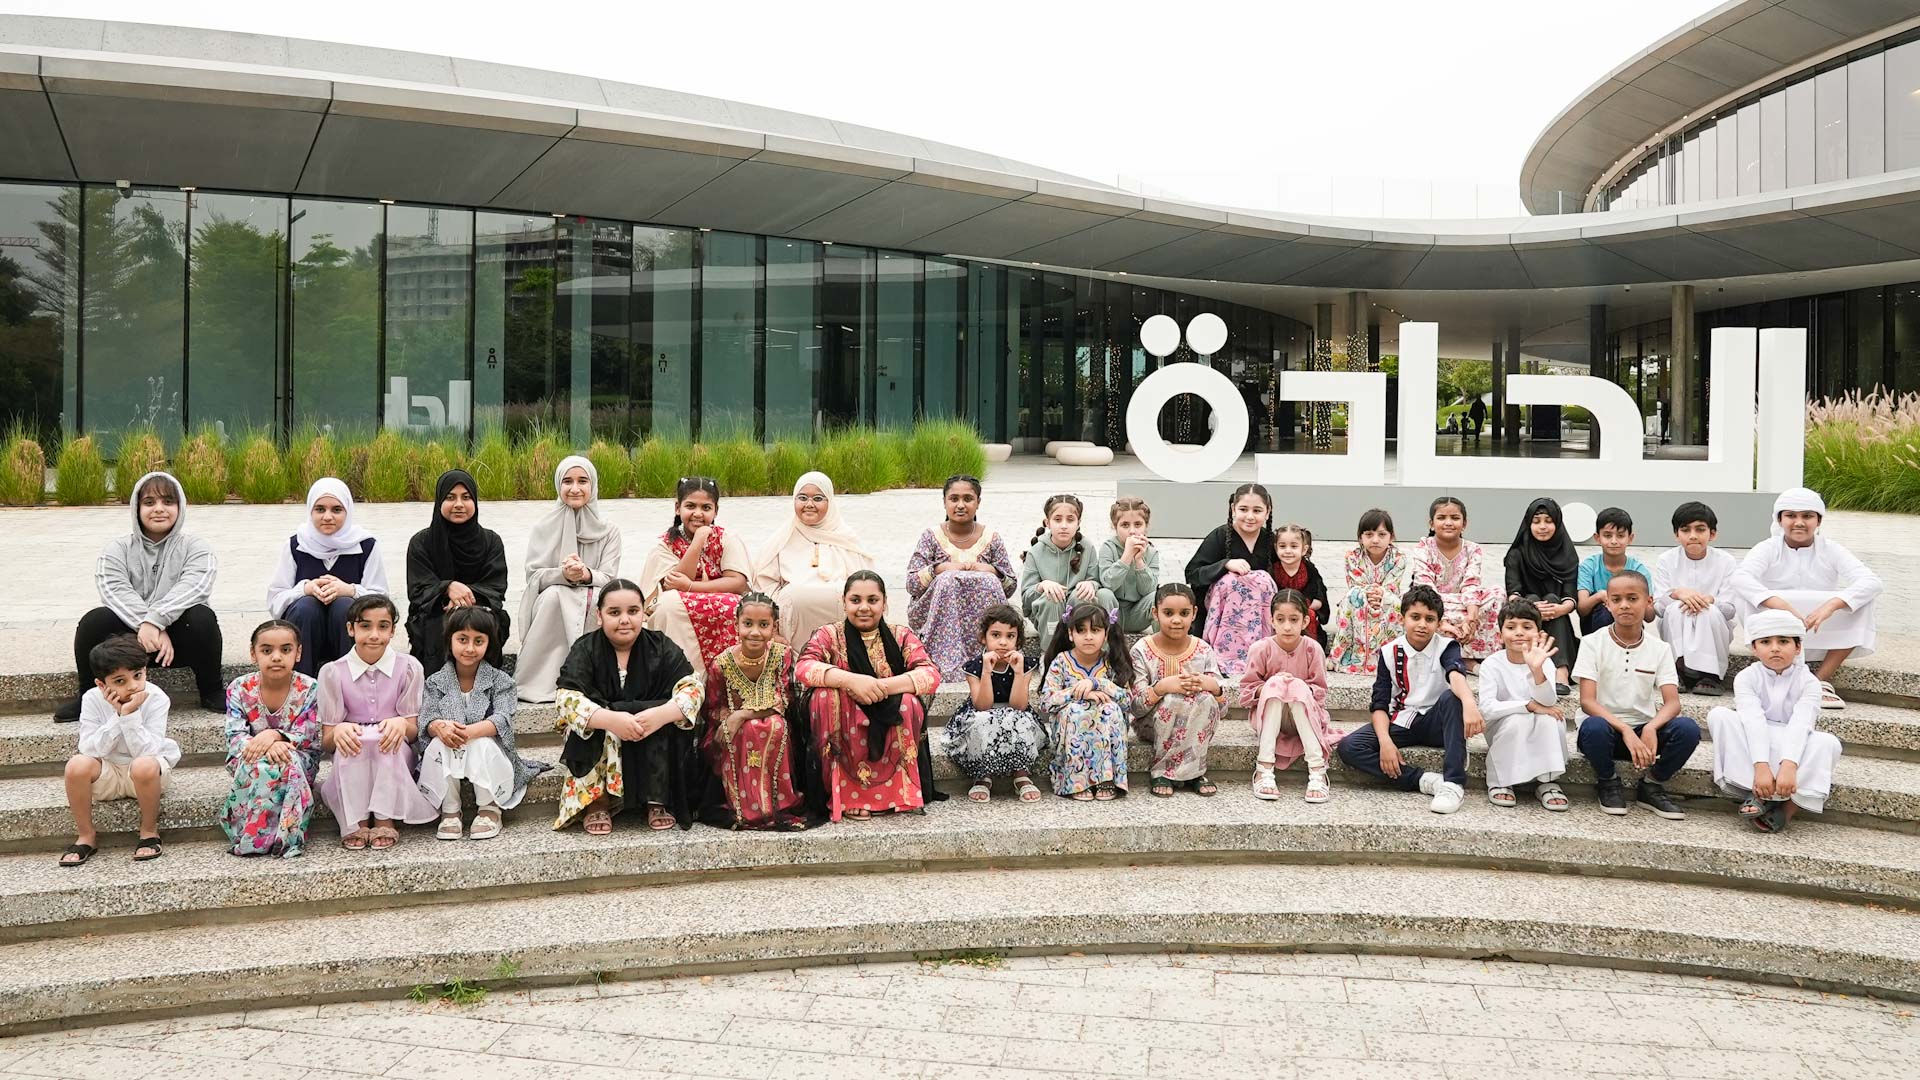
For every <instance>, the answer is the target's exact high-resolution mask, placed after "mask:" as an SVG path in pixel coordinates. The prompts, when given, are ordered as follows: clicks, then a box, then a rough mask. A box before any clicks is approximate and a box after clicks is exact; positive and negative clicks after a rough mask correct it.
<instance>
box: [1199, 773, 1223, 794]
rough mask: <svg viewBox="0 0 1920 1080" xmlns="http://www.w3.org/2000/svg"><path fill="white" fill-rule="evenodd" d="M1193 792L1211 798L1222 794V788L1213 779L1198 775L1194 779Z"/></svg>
mask: <svg viewBox="0 0 1920 1080" xmlns="http://www.w3.org/2000/svg"><path fill="white" fill-rule="evenodd" d="M1193 793H1194V794H1195V795H1199V796H1203V797H1209V798H1210V797H1212V796H1214V795H1218V794H1220V788H1219V786H1218V785H1216V784H1215V783H1214V782H1213V781H1212V780H1210V779H1208V778H1207V777H1205V776H1197V777H1195V778H1194V779H1193Z"/></svg>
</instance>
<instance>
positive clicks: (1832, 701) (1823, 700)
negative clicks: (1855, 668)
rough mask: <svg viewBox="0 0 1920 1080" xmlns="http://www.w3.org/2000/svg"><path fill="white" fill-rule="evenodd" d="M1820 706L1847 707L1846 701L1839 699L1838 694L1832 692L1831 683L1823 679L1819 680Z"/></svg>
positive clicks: (1824, 707) (1827, 707)
mask: <svg viewBox="0 0 1920 1080" xmlns="http://www.w3.org/2000/svg"><path fill="white" fill-rule="evenodd" d="M1820 707H1821V708H1823V709H1844V708H1846V707H1847V703H1846V702H1844V701H1842V700H1840V695H1839V694H1836V693H1834V691H1833V684H1832V683H1830V682H1828V681H1827V680H1825V679H1821V680H1820Z"/></svg>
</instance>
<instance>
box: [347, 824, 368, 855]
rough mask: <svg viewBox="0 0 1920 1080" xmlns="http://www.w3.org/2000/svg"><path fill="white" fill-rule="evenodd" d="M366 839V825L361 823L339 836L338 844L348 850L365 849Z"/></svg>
mask: <svg viewBox="0 0 1920 1080" xmlns="http://www.w3.org/2000/svg"><path fill="white" fill-rule="evenodd" d="M367 839H368V832H367V827H366V826H365V825H362V826H360V827H359V828H357V829H355V830H353V831H352V832H350V833H348V834H347V835H345V836H343V837H341V838H340V846H341V847H343V848H346V849H347V850H348V851H365V850H367Z"/></svg>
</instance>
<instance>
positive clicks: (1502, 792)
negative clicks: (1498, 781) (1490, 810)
mask: <svg viewBox="0 0 1920 1080" xmlns="http://www.w3.org/2000/svg"><path fill="white" fill-rule="evenodd" d="M1487 801H1488V802H1490V803H1492V804H1493V805H1495V806H1503V807H1513V806H1518V805H1520V800H1519V799H1516V798H1514V795H1513V789H1512V788H1510V787H1493V788H1488V789H1487Z"/></svg>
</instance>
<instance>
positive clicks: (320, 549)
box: [293, 476, 372, 559]
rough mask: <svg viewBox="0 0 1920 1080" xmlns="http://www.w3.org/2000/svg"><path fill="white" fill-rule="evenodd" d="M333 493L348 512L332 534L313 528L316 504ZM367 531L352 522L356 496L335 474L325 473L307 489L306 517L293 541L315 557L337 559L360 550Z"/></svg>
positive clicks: (367, 533) (295, 533)
mask: <svg viewBox="0 0 1920 1080" xmlns="http://www.w3.org/2000/svg"><path fill="white" fill-rule="evenodd" d="M322 495H331V496H333V497H334V498H336V499H338V500H340V506H341V508H342V509H344V510H345V511H346V514H345V515H343V517H342V520H341V522H340V527H339V528H338V529H336V530H334V533H333V535H331V536H329V535H327V534H326V533H323V532H321V531H320V530H319V529H317V528H315V527H314V524H313V504H314V503H316V502H319V501H320V496H322ZM370 535H372V534H371V533H369V532H367V530H365V529H363V528H361V527H360V526H358V525H356V524H354V523H353V495H352V494H350V493H349V492H348V491H347V485H346V484H345V483H343V482H341V481H340V480H339V479H337V478H335V477H332V476H323V477H321V478H320V479H318V480H315V481H314V482H313V486H312V487H310V488H308V489H307V518H306V520H305V521H302V522H301V523H300V527H299V528H298V529H295V530H294V533H293V536H294V544H295V546H296V547H298V548H299V549H300V550H301V551H304V552H306V553H307V554H309V555H311V556H313V557H314V558H316V559H334V558H338V557H340V556H342V555H346V554H348V553H350V552H354V551H359V550H360V545H361V543H362V542H364V541H365V540H366V539H367V537H368V536H370Z"/></svg>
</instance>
